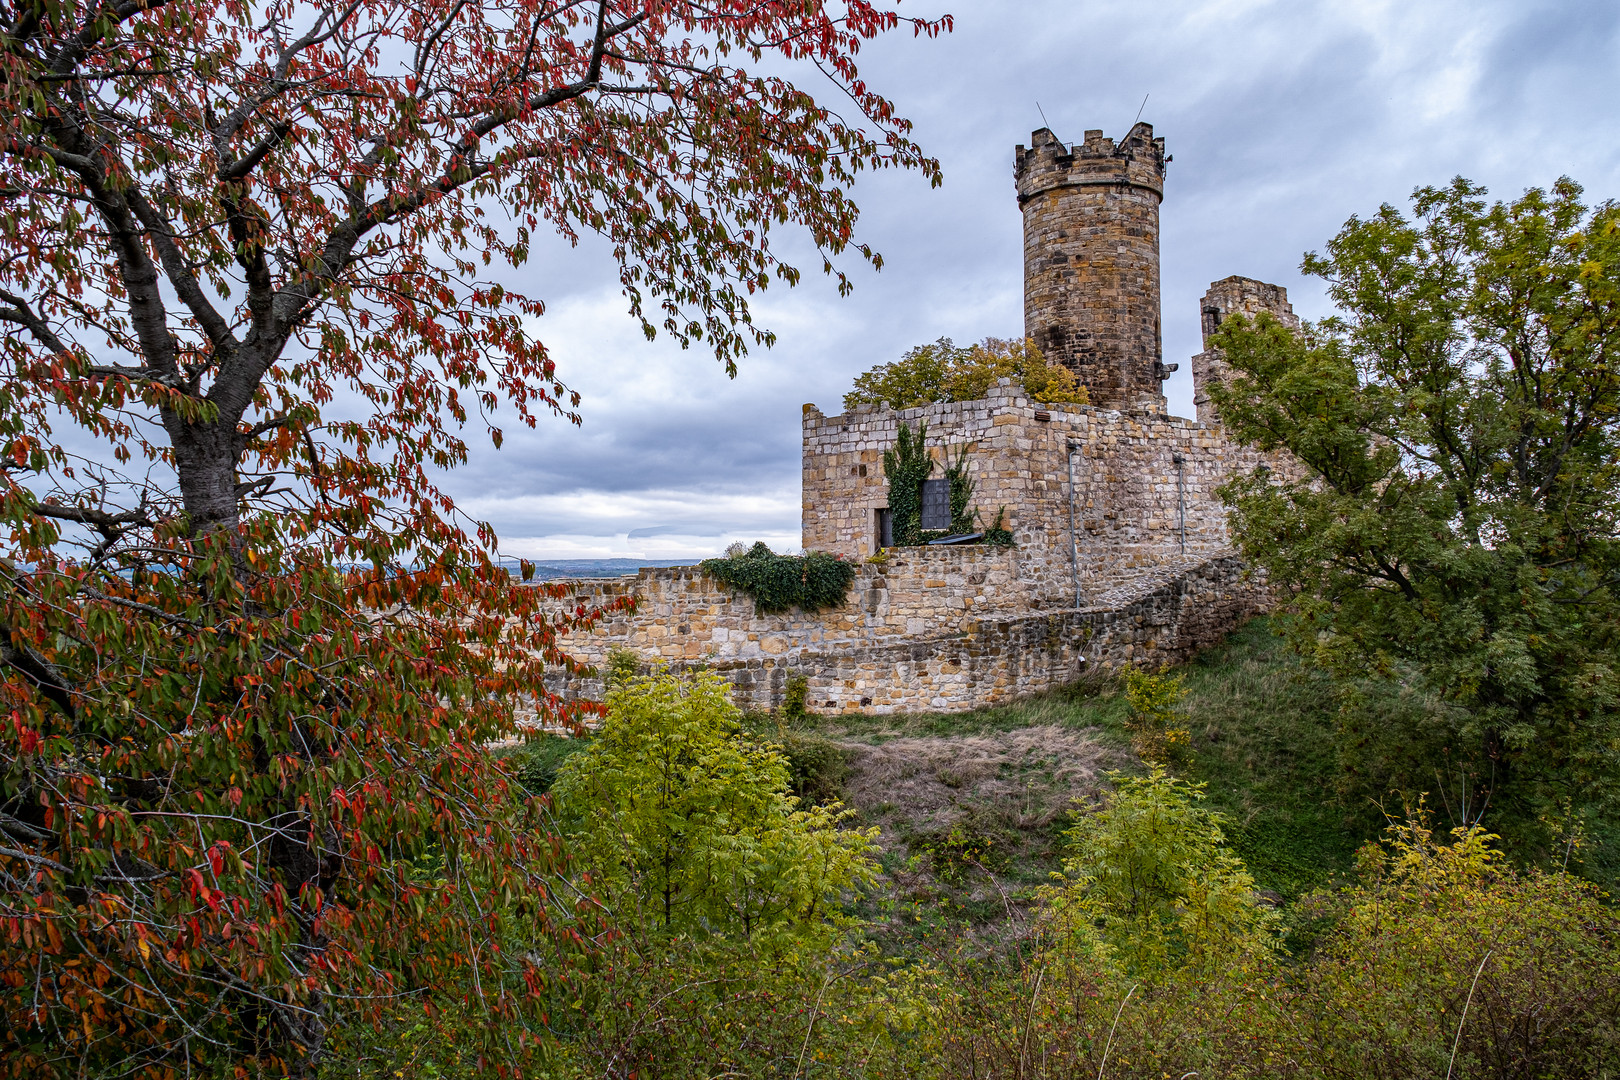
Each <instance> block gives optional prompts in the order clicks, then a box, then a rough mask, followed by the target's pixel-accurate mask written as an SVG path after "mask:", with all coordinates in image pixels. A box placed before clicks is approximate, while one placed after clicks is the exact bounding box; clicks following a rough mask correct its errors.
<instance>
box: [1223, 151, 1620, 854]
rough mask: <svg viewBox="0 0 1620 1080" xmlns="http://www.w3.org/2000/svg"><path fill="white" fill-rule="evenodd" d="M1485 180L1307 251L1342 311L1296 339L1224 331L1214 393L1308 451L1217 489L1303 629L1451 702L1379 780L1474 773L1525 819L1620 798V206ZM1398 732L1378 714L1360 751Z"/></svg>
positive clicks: (1500, 808) (1259, 426) (1468, 795)
mask: <svg viewBox="0 0 1620 1080" xmlns="http://www.w3.org/2000/svg"><path fill="white" fill-rule="evenodd" d="M1484 194H1485V192H1484V189H1482V188H1480V187H1478V186H1476V185H1474V184H1471V183H1469V182H1468V181H1466V180H1462V179H1458V180H1456V181H1454V182H1453V183H1452V184H1451V185H1450V186H1448V187H1444V188H1421V189H1419V190H1418V191H1417V192H1416V193H1415V195H1414V197H1413V217H1412V218H1411V219H1408V218H1407V217H1405V216H1403V215H1402V214H1401V212H1400V211H1398V210H1396V209H1395V208H1394V207H1391V206H1387V205H1386V206H1383V207H1381V208H1380V209H1379V211H1378V212H1377V213H1376V214H1375V215H1373V216H1372V217H1370V218H1368V219H1366V220H1362V219H1359V218H1352V219H1351V220H1350V221H1349V222H1348V223H1347V224H1346V225H1345V226H1344V228H1343V229H1342V230H1341V231H1340V232H1339V234H1338V235H1337V236H1335V237H1334V238H1333V240H1332V241H1331V242H1329V244H1328V245H1327V249H1326V254H1325V255H1315V254H1313V255H1309V256H1307V257H1306V260H1305V264H1304V269H1305V270H1306V272H1308V273H1311V274H1314V275H1316V276H1318V277H1321V278H1324V279H1325V280H1326V281H1327V283H1328V292H1329V295H1330V296H1331V297H1332V299H1333V301H1334V302H1335V303H1336V304H1337V305H1338V308H1339V314H1337V315H1335V316H1333V317H1332V318H1329V319H1325V320H1323V321H1322V322H1321V323H1319V324H1317V325H1315V326H1314V327H1308V328H1307V329H1306V330H1305V331H1304V332H1303V333H1299V334H1295V333H1290V332H1288V331H1287V330H1285V329H1284V328H1283V327H1281V326H1279V325H1278V324H1277V323H1276V322H1275V321H1273V320H1271V319H1269V318H1267V317H1265V316H1263V315H1262V316H1261V317H1260V318H1258V319H1257V320H1254V321H1249V320H1246V319H1242V318H1234V319H1231V320H1229V321H1228V322H1227V323H1225V324H1224V325H1223V326H1222V327H1221V329H1220V331H1219V333H1218V334H1217V335H1216V336H1215V338H1214V340H1213V344H1214V345H1215V347H1217V348H1219V349H1220V350H1221V352H1222V353H1223V354H1224V356H1225V358H1226V361H1227V362H1228V363H1229V364H1230V365H1231V368H1232V370H1233V372H1234V376H1233V378H1231V379H1230V380H1229V381H1228V382H1227V383H1226V384H1225V385H1218V386H1214V387H1212V388H1211V396H1212V397H1213V398H1214V399H1215V401H1216V403H1217V405H1218V406H1219V408H1220V411H1221V416H1222V419H1223V421H1224V422H1225V423H1226V424H1227V426H1228V427H1229V428H1230V429H1231V430H1232V431H1233V433H1234V434H1235V435H1236V436H1237V437H1238V438H1240V439H1243V440H1244V441H1246V442H1250V443H1253V444H1256V445H1258V446H1260V447H1262V448H1264V449H1268V450H1270V449H1285V450H1287V451H1289V452H1291V453H1292V455H1293V456H1294V457H1295V458H1296V459H1297V460H1298V462H1299V463H1300V464H1301V465H1302V466H1303V469H1302V470H1300V472H1299V473H1298V474H1297V475H1280V474H1279V473H1268V472H1265V471H1260V472H1257V473H1256V474H1254V475H1250V476H1246V477H1241V478H1239V479H1237V480H1235V481H1233V482H1232V483H1231V484H1229V485H1228V486H1227V487H1226V488H1225V489H1224V491H1223V495H1224V497H1225V498H1226V499H1227V501H1228V503H1229V504H1230V505H1231V507H1232V517H1231V522H1232V529H1233V534H1234V537H1235V540H1236V542H1237V544H1238V546H1239V547H1240V548H1241V550H1242V551H1243V553H1244V555H1245V556H1246V557H1247V558H1248V559H1250V560H1251V561H1252V562H1254V563H1256V564H1258V565H1260V566H1263V567H1265V568H1266V569H1267V571H1268V572H1269V573H1270V576H1271V580H1272V582H1274V583H1275V584H1277V585H1279V586H1281V587H1283V588H1284V589H1285V590H1287V592H1288V593H1289V594H1290V595H1291V596H1292V606H1293V608H1294V610H1295V611H1296V612H1297V613H1298V615H1299V616H1300V617H1299V618H1298V619H1297V620H1295V621H1294V622H1292V624H1291V626H1292V633H1293V635H1294V639H1295V641H1296V642H1297V644H1298V645H1299V647H1300V648H1301V649H1302V650H1304V651H1305V652H1307V653H1308V654H1309V655H1311V656H1313V657H1315V658H1316V659H1317V660H1318V661H1319V662H1321V663H1322V664H1324V665H1326V666H1327V667H1329V668H1330V669H1332V670H1335V671H1337V672H1339V673H1340V674H1342V675H1345V676H1347V677H1358V676H1362V675H1365V674H1366V673H1367V672H1369V671H1372V672H1381V673H1385V674H1390V673H1401V674H1403V675H1413V676H1415V677H1417V678H1419V679H1421V680H1423V681H1425V682H1426V683H1427V684H1428V685H1429V686H1431V687H1432V688H1433V689H1434V690H1435V691H1436V692H1438V693H1439V694H1440V695H1441V696H1442V697H1443V699H1444V700H1445V701H1447V702H1449V703H1450V705H1451V706H1452V708H1451V709H1450V711H1449V712H1448V713H1447V715H1446V717H1445V718H1444V720H1443V726H1444V730H1442V731H1440V732H1439V733H1438V734H1437V736H1436V737H1435V738H1434V739H1432V740H1430V741H1429V743H1428V745H1429V746H1430V747H1431V750H1430V752H1429V753H1427V754H1426V755H1424V756H1422V757H1420V758H1417V759H1415V760H1413V761H1412V762H1411V767H1410V768H1408V769H1407V770H1406V771H1405V772H1404V773H1397V774H1395V775H1391V776H1389V777H1386V778H1384V779H1387V780H1388V781H1389V782H1390V783H1395V784H1397V785H1399V786H1405V787H1408V788H1420V787H1429V786H1431V785H1433V784H1435V783H1436V782H1437V777H1438V782H1440V783H1442V784H1444V785H1446V786H1451V787H1455V786H1456V785H1458V784H1464V785H1465V788H1464V791H1463V798H1462V800H1461V803H1460V804H1459V803H1458V801H1457V800H1456V799H1453V800H1452V809H1453V813H1454V815H1456V816H1458V817H1459V818H1460V817H1463V816H1469V815H1474V816H1477V813H1478V812H1479V810H1480V809H1481V808H1483V807H1485V806H1490V807H1491V808H1492V810H1493V813H1495V814H1497V815H1498V816H1497V817H1496V821H1497V825H1498V827H1499V828H1500V829H1503V830H1504V831H1508V830H1512V831H1513V832H1514V834H1515V835H1517V836H1518V837H1519V838H1521V839H1522V838H1524V837H1526V836H1529V835H1532V834H1533V833H1534V831H1535V825H1534V822H1535V820H1536V818H1537V817H1538V816H1542V815H1543V811H1545V810H1547V809H1548V808H1550V807H1552V806H1553V805H1554V804H1555V803H1558V802H1560V801H1561V800H1563V799H1566V798H1573V799H1574V801H1575V804H1576V806H1577V807H1578V808H1584V809H1585V810H1587V811H1592V810H1594V809H1595V808H1597V809H1601V808H1605V807H1606V808H1609V809H1610V810H1612V808H1613V807H1614V804H1615V800H1616V797H1617V795H1620V710H1617V701H1616V693H1617V690H1620V682H1617V680H1620V671H1617V667H1616V661H1617V652H1616V650H1617V647H1620V638H1617V630H1620V606H1617V596H1616V589H1615V586H1616V580H1617V577H1616V575H1617V573H1620V545H1617V544H1616V513H1617V509H1620V467H1617V459H1616V451H1617V449H1620V445H1617V435H1620V427H1617V420H1620V207H1616V206H1614V205H1613V204H1609V203H1605V204H1602V205H1600V206H1598V207H1596V208H1595V209H1588V208H1587V207H1586V206H1585V205H1583V203H1582V201H1581V189H1580V188H1579V187H1578V186H1577V185H1575V184H1574V183H1572V182H1570V181H1568V180H1561V181H1559V183H1557V184H1556V185H1554V187H1553V188H1552V190H1551V191H1541V190H1531V191H1529V192H1527V193H1526V194H1525V195H1524V196H1523V197H1521V198H1519V199H1517V200H1515V201H1513V202H1508V203H1503V202H1497V203H1492V204H1487V203H1486V201H1485V199H1484V197H1483V196H1484ZM1409 737H1410V733H1407V732H1404V731H1388V730H1378V729H1377V726H1376V724H1375V723H1372V722H1370V721H1366V720H1365V718H1363V720H1361V721H1357V722H1356V723H1355V730H1354V731H1352V732H1351V733H1350V737H1349V738H1348V739H1347V740H1346V743H1347V745H1346V752H1347V753H1348V754H1351V755H1355V754H1358V753H1365V747H1366V746H1367V745H1368V744H1369V743H1371V744H1376V743H1377V742H1378V741H1379V740H1383V741H1385V742H1389V741H1391V740H1405V739H1408V738H1409ZM1391 756H1392V757H1393V756H1398V755H1391ZM1462 804H1466V805H1467V806H1468V807H1469V809H1468V810H1467V811H1466V812H1465V811H1463V810H1462Z"/></svg>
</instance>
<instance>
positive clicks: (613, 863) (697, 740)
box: [552, 672, 876, 948]
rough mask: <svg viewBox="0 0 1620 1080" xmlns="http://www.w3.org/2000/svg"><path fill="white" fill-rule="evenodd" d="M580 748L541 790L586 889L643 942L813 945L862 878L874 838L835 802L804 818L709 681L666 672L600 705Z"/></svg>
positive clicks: (630, 684)
mask: <svg viewBox="0 0 1620 1080" xmlns="http://www.w3.org/2000/svg"><path fill="white" fill-rule="evenodd" d="M607 704H608V716H607V720H606V722H605V723H604V724H603V726H602V730H601V732H600V733H599V734H598V735H597V736H596V738H595V739H594V740H593V741H592V743H591V745H590V747H589V748H588V749H586V750H584V751H581V752H580V753H578V754H575V755H574V756H572V757H570V758H569V759H568V760H567V762H566V763H564V765H563V766H562V769H561V770H560V771H559V774H558V777H557V781H556V784H555V785H554V786H553V788H552V792H553V794H554V796H555V798H556V805H557V812H558V814H559V816H560V818H561V820H562V821H563V823H564V829H565V831H566V834H567V836H568V837H569V839H570V840H571V842H572V847H573V850H575V851H576V852H577V853H578V855H579V858H580V860H581V862H582V864H583V865H584V866H585V867H586V868H587V869H588V871H589V874H590V883H591V887H592V888H593V889H595V890H598V893H599V895H600V896H601V898H602V900H603V902H604V903H605V904H606V905H607V907H608V908H609V909H610V910H611V911H612V912H613V913H614V914H615V915H616V916H617V917H618V919H619V921H620V922H621V923H623V924H625V925H627V926H630V927H634V928H637V929H638V930H639V931H641V932H653V933H660V934H666V935H669V934H690V935H697V936H700V937H705V936H718V937H724V938H731V939H747V940H750V941H753V942H755V943H757V944H758V945H759V946H760V947H765V948H775V947H784V946H786V945H789V944H791V943H793V942H798V941H805V940H819V939H822V938H823V937H824V933H825V931H826V930H827V929H828V928H829V927H833V926H836V925H837V924H838V923H839V922H840V915H839V909H838V902H839V899H840V897H842V896H843V895H844V894H845V893H847V892H849V891H850V890H851V889H854V888H856V887H858V886H861V885H864V884H866V883H867V882H869V881H870V880H871V879H872V875H873V872H874V871H873V864H872V862H871V860H870V858H869V853H870V852H871V851H872V847H873V837H874V836H875V835H876V830H875V829H873V830H869V831H861V830H857V829H848V828H843V827H841V826H842V825H843V824H844V823H845V822H846V821H847V819H848V817H849V813H848V812H846V811H844V810H842V809H841V808H840V807H839V806H838V804H837V803H831V804H828V805H824V806H809V807H803V806H801V805H800V803H799V800H798V799H797V798H795V797H794V796H793V795H791V794H789V766H788V762H787V759H786V758H785V757H784V756H783V755H782V753H781V752H780V751H779V750H778V749H777V748H776V747H774V746H770V745H767V744H763V743H758V742H753V741H751V740H749V739H748V738H747V737H745V736H744V735H743V734H742V732H741V728H740V726H739V723H740V720H741V713H740V712H739V711H738V709H737V708H736V706H735V705H733V704H732V703H731V699H730V696H729V687H728V686H727V684H726V683H725V681H724V680H722V679H721V678H719V676H717V675H714V674H712V673H709V672H699V673H697V674H695V675H693V676H691V677H690V678H680V677H677V676H675V675H671V674H669V673H667V672H664V673H659V674H656V675H653V676H650V677H647V678H640V679H632V680H629V681H627V682H624V683H621V684H619V685H617V686H615V687H614V688H613V689H612V690H611V691H610V692H609V694H608V699H607Z"/></svg>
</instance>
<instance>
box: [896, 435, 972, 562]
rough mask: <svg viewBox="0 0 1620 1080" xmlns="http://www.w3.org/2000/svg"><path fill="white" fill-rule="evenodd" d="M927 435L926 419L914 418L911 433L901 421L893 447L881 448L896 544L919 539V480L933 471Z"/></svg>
mask: <svg viewBox="0 0 1620 1080" xmlns="http://www.w3.org/2000/svg"><path fill="white" fill-rule="evenodd" d="M927 439H928V421H926V420H919V421H917V433H916V434H915V435H913V434H912V432H911V428H910V426H909V425H907V424H906V423H905V422H904V421H901V423H900V432H899V434H898V435H897V436H896V437H895V442H894V449H892V450H885V451H883V475H884V476H886V477H888V480H889V515H890V517H891V518H892V520H893V522H894V542H895V545H896V546H897V547H915V546H916V545H918V544H920V543H922V483H923V481H924V480H926V479H928V475H929V474H930V473H932V472H933V471H934V460H933V459H932V458H930V457H929V456H928V449H927V447H926V446H925V445H924V443H925V442H926V441H927ZM952 510H953V511H954V510H955V506H954V500H953V505H952ZM953 516H954V514H953Z"/></svg>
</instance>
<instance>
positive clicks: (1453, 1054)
mask: <svg viewBox="0 0 1620 1080" xmlns="http://www.w3.org/2000/svg"><path fill="white" fill-rule="evenodd" d="M1495 951H1496V950H1495V949H1486V950H1485V959H1484V960H1481V961H1480V962H1479V967H1478V968H1477V969H1475V971H1474V981H1473V982H1471V983H1469V984H1468V1000H1467V1001H1465V1002H1463V1011H1462V1015H1461V1016H1459V1017H1458V1018H1457V1037H1456V1038H1455V1039H1453V1040H1451V1062H1450V1064H1448V1065H1447V1066H1446V1080H1451V1070H1452V1069H1453V1068H1455V1067H1456V1065H1457V1047H1459V1046H1461V1045H1462V1029H1463V1024H1464V1023H1466V1022H1467V1020H1468V1006H1470V1005H1472V1004H1473V1003H1474V987H1476V986H1478V985H1479V973H1480V972H1482V971H1484V970H1485V960H1489V959H1490V958H1491V953H1493V952H1495Z"/></svg>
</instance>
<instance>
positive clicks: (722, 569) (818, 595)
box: [699, 543, 855, 612]
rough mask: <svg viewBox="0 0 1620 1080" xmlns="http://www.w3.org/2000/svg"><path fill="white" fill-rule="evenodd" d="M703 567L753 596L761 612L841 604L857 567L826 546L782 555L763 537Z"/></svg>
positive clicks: (808, 609)
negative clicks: (826, 550)
mask: <svg viewBox="0 0 1620 1080" xmlns="http://www.w3.org/2000/svg"><path fill="white" fill-rule="evenodd" d="M699 569H701V570H702V571H703V572H704V573H705V574H708V575H710V576H711V577H714V578H718V579H719V580H720V582H721V583H722V584H724V585H726V586H727V587H729V588H732V589H736V590H738V591H739V592H745V593H747V594H748V595H749V596H751V597H753V598H754V606H755V607H756V608H758V609H759V610H760V611H761V612H773V611H787V610H789V609H791V608H795V607H797V608H801V609H803V610H805V611H820V610H821V609H822V608H835V607H840V606H842V604H843V603H844V598H845V597H847V596H848V595H849V586H850V584H851V583H852V582H853V581H854V580H855V567H854V566H852V565H850V564H849V563H847V562H845V561H844V560H842V559H840V558H839V557H838V556H836V555H829V554H828V553H827V552H825V551H809V552H806V553H805V554H803V555H778V554H777V553H776V552H774V551H772V550H771V549H770V548H768V547H766V546H765V545H764V544H763V543H758V544H755V545H754V546H753V547H752V548H750V549H748V550H747V551H745V552H743V553H742V554H741V555H734V556H731V557H729V558H725V559H705V560H703V562H702V563H700V564H699Z"/></svg>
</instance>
